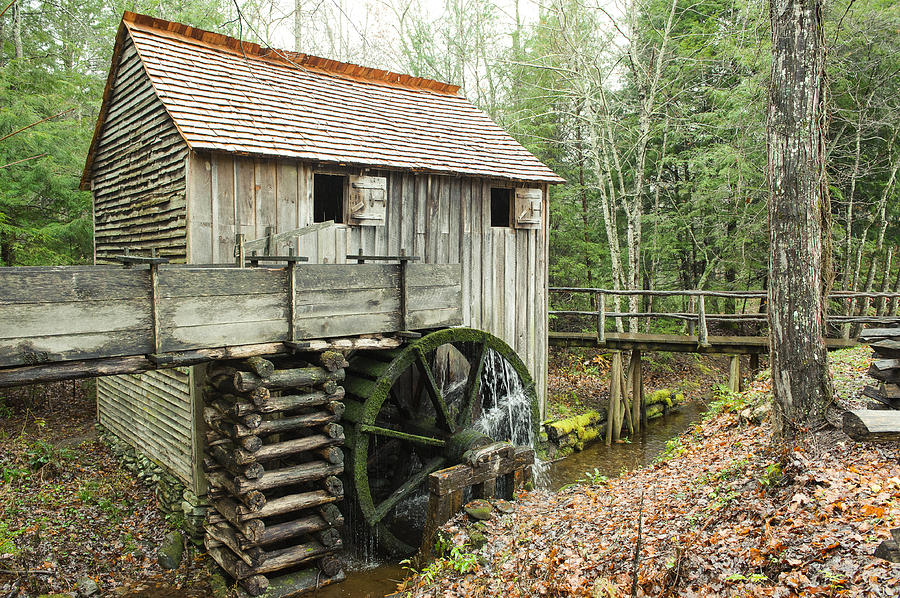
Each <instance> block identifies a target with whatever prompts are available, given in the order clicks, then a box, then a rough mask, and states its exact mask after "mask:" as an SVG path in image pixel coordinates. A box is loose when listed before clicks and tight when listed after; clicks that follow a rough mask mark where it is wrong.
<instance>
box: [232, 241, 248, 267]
mask: <svg viewBox="0 0 900 598" xmlns="http://www.w3.org/2000/svg"><path fill="white" fill-rule="evenodd" d="M234 257H235V264H236V265H237V267H238V268H243V267H244V265H245V261H246V260H245V258H246V256H245V255H244V234H243V233H237V234H235V235H234Z"/></svg>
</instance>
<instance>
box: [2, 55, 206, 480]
mask: <svg viewBox="0 0 900 598" xmlns="http://www.w3.org/2000/svg"><path fill="white" fill-rule="evenodd" d="M113 69H114V70H115V72H116V80H115V82H114V84H113V88H112V96H111V98H110V103H109V107H108V110H109V112H108V114H107V117H106V122H105V123H104V127H103V131H102V133H101V139H100V143H99V145H98V147H97V152H96V156H95V159H94V163H93V171H92V173H91V190H92V192H93V195H94V261H95V263H98V264H102V263H110V262H111V261H112V260H111V257H112V256H113V255H116V254H121V253H124V251H125V249H126V248H127V249H130V250H131V251H133V252H135V253H139V254H141V255H147V254H148V252H149V251H150V249H156V250H157V251H158V252H159V255H161V256H164V257H168V258H170V259H172V260H173V261H184V259H185V257H186V248H187V234H186V230H185V214H186V210H185V197H184V190H185V185H186V181H185V158H186V156H187V153H188V148H187V145H186V144H185V143H184V140H183V139H182V138H181V135H180V134H179V133H178V130H177V129H176V128H175V124H174V123H173V122H172V120H171V118H170V117H169V115H168V114H167V113H166V111H165V109H164V107H163V105H162V103H161V102H160V101H159V99H158V98H157V97H156V95H155V93H154V91H153V88H152V86H151V84H150V80H149V78H148V77H147V75H146V73H145V72H144V67H143V65H142V64H141V61H140V59H139V57H138V55H137V52H136V51H135V49H134V46H133V44H132V43H131V40H130V38H127V37H126V39H125V41H124V46H123V48H122V53H121V55H120V58H119V64H118V65H114V66H113ZM121 276H125V277H127V276H128V274H122V275H121ZM135 290H136V291H137V290H139V291H140V292H141V293H144V292H146V293H147V294H146V295H144V297H149V288H147V289H143V288H141V289H135ZM134 299H137V297H135V298H134ZM60 307H61V308H64V307H65V306H60ZM110 307H111V306H110ZM114 315H115V316H116V317H127V316H128V314H126V313H121V312H120V313H117V314H114ZM131 315H135V314H131ZM78 321H81V322H84V321H85V318H83V317H82V316H79V317H76V318H72V321H71V322H67V321H65V320H62V319H60V320H56V321H55V322H54V326H55V328H54V331H55V332H56V333H57V334H58V333H59V332H60V331H62V328H61V326H64V327H72V326H74V325H75V324H74V323H75V322H78ZM149 325H150V321H149V320H146V321H145V320H143V319H141V318H140V317H138V318H136V319H134V320H133V324H124V323H123V327H122V330H120V331H118V333H113V334H110V335H109V337H110V338H109V342H110V343H113V342H116V340H117V339H118V341H119V342H120V343H125V342H131V343H134V342H141V341H143V342H145V343H146V342H147V341H148V339H149V338H150V336H149V335H148V334H147V333H146V331H145V330H143V329H142V328H141V327H149ZM134 326H138V328H134ZM59 338H60V339H61V338H64V337H59ZM42 340H49V339H42ZM82 340H84V341H86V342H85V343H83V344H81V345H75V346H74V347H73V348H71V349H70V350H69V354H70V355H72V356H73V357H74V355H75V354H76V353H77V351H79V350H81V351H85V350H90V349H96V345H97V343H102V342H103V341H102V340H101V339H98V338H97V337H96V335H95V336H94V337H90V336H87V337H84V338H83V339H82ZM2 342H3V341H0V343H2ZM51 346H53V344H52V343H51ZM186 380H187V373H186V371H184V372H178V371H174V370H166V371H158V372H151V373H147V374H140V375H133V376H115V377H108V378H101V379H99V380H98V381H97V407H98V414H99V417H100V423H101V424H103V425H104V426H106V427H107V428H109V429H110V430H113V431H115V433H116V434H117V435H118V436H120V437H122V438H123V439H125V440H127V441H129V442H130V443H131V444H133V445H134V446H135V447H137V448H138V449H139V450H141V451H142V452H143V453H144V454H146V455H147V456H148V457H150V458H152V459H155V460H156V461H158V462H159V463H160V464H162V465H164V466H165V467H167V468H168V469H169V470H170V471H172V472H173V473H174V474H176V475H178V476H179V477H180V478H182V479H183V480H184V481H185V482H188V483H189V484H190V482H191V468H192V462H191V454H190V453H191V447H192V429H193V425H192V420H191V419H190V417H189V411H190V393H189V392H188V386H187V382H186Z"/></svg>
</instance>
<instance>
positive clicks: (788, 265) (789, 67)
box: [768, 0, 832, 437]
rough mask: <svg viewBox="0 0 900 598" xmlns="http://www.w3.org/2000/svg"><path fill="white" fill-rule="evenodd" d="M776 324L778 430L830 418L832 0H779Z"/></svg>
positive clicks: (772, 225)
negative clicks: (828, 40) (828, 69)
mask: <svg viewBox="0 0 900 598" xmlns="http://www.w3.org/2000/svg"><path fill="white" fill-rule="evenodd" d="M769 7H770V19H771V24H772V70H771V84H770V85H771V87H770V90H769V116H768V154H769V155H768V160H769V231H770V232H769V235H770V247H769V326H770V329H771V364H772V382H773V384H772V386H773V391H774V395H775V405H776V414H777V416H776V424H777V432H779V433H780V434H781V435H782V436H783V437H792V436H795V435H797V434H798V433H800V432H802V431H804V430H805V429H808V428H811V427H814V426H816V425H818V424H820V423H821V422H822V421H823V420H824V417H825V411H826V409H827V407H828V404H829V402H830V401H831V399H832V384H831V377H830V374H829V371H828V362H827V358H826V352H825V340H824V332H825V294H826V292H827V288H826V287H827V286H828V284H829V279H830V273H829V267H828V264H829V261H830V260H829V255H828V251H830V244H829V243H828V238H829V237H828V235H829V234H830V231H829V230H828V229H829V226H828V214H829V205H828V196H827V188H826V181H825V164H824V160H825V122H824V119H825V40H824V33H823V18H822V0H770V5H769Z"/></svg>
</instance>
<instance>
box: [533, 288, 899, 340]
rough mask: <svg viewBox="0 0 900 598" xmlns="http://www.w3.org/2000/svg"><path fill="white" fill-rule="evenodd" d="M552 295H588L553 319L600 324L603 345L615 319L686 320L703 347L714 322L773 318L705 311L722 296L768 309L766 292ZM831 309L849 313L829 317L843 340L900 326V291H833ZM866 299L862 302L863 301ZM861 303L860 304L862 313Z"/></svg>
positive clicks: (575, 291) (554, 312)
mask: <svg viewBox="0 0 900 598" xmlns="http://www.w3.org/2000/svg"><path fill="white" fill-rule="evenodd" d="M550 293H551V294H552V295H553V294H555V295H560V294H570V295H587V296H588V297H589V299H590V304H591V305H592V309H590V310H584V309H551V310H550V311H549V314H550V315H551V316H556V317H563V316H580V317H592V318H593V319H594V322H595V328H596V335H597V341H598V342H599V343H601V344H602V343H604V342H605V341H606V328H607V320H609V319H613V320H615V321H616V329H617V330H622V329H623V323H624V320H625V319H630V318H635V319H672V320H681V321H684V322H686V323H687V325H688V329H689V330H688V334H693V332H691V330H690V329H692V328H695V327H696V334H697V337H698V339H697V340H698V342H699V343H700V344H703V345H705V344H707V342H708V338H709V322H715V321H720V322H730V323H740V322H751V323H758V324H760V325H765V324H767V322H768V314H767V313H766V312H765V311H763V310H760V311H758V312H741V313H709V312H707V309H706V300H707V298H710V297H714V298H717V299H719V298H721V299H728V300H734V301H737V300H754V299H757V300H760V305H761V306H763V307H764V305H765V304H764V303H763V301H762V300H764V299H766V298H767V293H766V291H707V290H674V291H660V290H645V289H636V290H616V289H601V288H584V287H550ZM633 296H639V297H687V298H688V299H689V303H688V310H689V311H653V310H652V309H651V311H642V312H631V311H609V310H608V309H607V305H608V298H609V297H633ZM828 300H829V301H828V304H829V307H837V308H838V309H840V308H841V307H844V306H846V307H845V311H846V313H831V311H832V310H830V311H829V313H828V314H827V315H826V321H827V323H828V324H831V325H835V326H842V327H844V329H845V333H844V336H847V332H849V329H848V326H850V325H853V324H879V325H891V324H900V317H898V303H900V293H880V292H877V293H876V292H870V293H865V292H855V291H834V292H832V293H831V294H829V295H828ZM860 300H862V301H860ZM857 305H859V308H858V313H854V312H857ZM870 307H874V310H875V314H874V315H872V314H869V313H866V312H867V311H869V308H870Z"/></svg>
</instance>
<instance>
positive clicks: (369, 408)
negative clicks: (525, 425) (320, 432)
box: [349, 328, 540, 552]
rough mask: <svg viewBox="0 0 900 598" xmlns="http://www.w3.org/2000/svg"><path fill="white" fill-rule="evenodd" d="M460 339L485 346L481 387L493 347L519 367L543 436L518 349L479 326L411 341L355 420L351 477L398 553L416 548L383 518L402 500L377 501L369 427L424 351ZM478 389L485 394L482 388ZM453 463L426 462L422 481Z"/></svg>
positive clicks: (368, 513)
mask: <svg viewBox="0 0 900 598" xmlns="http://www.w3.org/2000/svg"><path fill="white" fill-rule="evenodd" d="M459 343H474V344H478V345H481V347H482V353H483V354H482V355H481V356H480V358H479V367H478V378H477V379H476V380H475V383H476V384H478V385H479V386H480V384H481V382H480V377H481V367H482V366H483V364H484V359H485V356H484V354H486V353H487V350H488V349H491V350H493V351H495V352H496V353H498V354H499V356H500V357H502V358H503V359H504V360H506V362H507V363H508V364H509V365H510V366H511V367H512V369H513V371H514V372H515V373H516V375H517V376H518V378H519V381H520V383H521V386H522V390H523V391H524V392H525V394H526V396H527V398H528V401H529V403H530V405H531V424H532V427H533V428H534V429H533V431H532V432H533V434H534V437H535V438H536V437H537V435H536V431H537V427H538V426H539V424H540V418H539V407H538V404H537V395H536V392H535V384H534V380H533V379H532V377H531V374H530V372H529V371H528V367H527V366H526V365H525V362H524V361H522V359H521V358H520V357H519V355H518V354H517V353H516V352H515V350H514V349H513V348H512V347H510V346H509V345H508V344H507V343H506V342H504V341H503V340H502V339H500V338H498V337H496V336H494V335H492V334H490V333H488V332H484V331H482V330H476V329H474V328H447V329H442V330H438V331H435V332H431V333H429V334H426V335H425V336H423V337H422V338H420V339H417V340H415V341H413V342H410V343H409V344H407V345H406V346H405V347H404V348H403V349H402V350H401V351H400V353H399V354H398V355H397V356H396V357H395V358H394V359H393V360H392V361H391V362H390V363H389V364H388V366H387V367H386V368H385V369H384V371H383V372H382V373H381V375H380V376H378V378H377V380H376V381H375V382H374V384H373V385H372V386H371V391H370V393H369V396H368V397H365V399H364V408H363V411H362V414H361V416H360V417H359V419H358V421H357V422H356V424H355V427H356V433H355V434H354V438H353V439H352V442H351V443H350V446H349V448H350V450H351V453H352V458H351V463H352V468H353V471H352V473H351V475H352V477H353V486H354V494H355V495H356V500H357V503H358V507H359V510H360V513H361V514H362V516H363V518H364V519H365V521H366V523H367V524H368V525H369V527H370V528H371V529H373V530H374V531H375V532H376V534H377V536H378V537H379V539H380V540H381V541H382V542H384V543H385V544H387V545H388V547H389V548H390V549H391V550H392V551H394V552H410V551H412V550H414V549H415V548H414V547H411V546H409V545H408V544H407V543H405V542H403V541H402V540H400V539H398V538H396V537H395V536H394V535H393V534H392V533H391V531H390V530H389V529H388V526H387V525H385V524H384V523H383V522H382V520H383V518H384V517H385V515H386V514H387V513H388V512H390V510H391V509H392V508H393V506H396V504H397V502H399V501H395V502H394V503H393V504H392V505H390V506H388V507H387V508H385V507H384V503H385V502H386V501H384V500H383V501H381V503H380V504H379V505H376V502H375V500H374V497H373V496H372V491H371V486H370V483H369V472H368V466H367V461H368V458H369V440H370V432H369V431H368V430H371V429H372V428H373V427H377V426H376V418H377V417H378V414H379V413H380V412H381V409H382V407H383V406H384V403H385V402H386V401H387V400H388V398H389V396H390V393H391V389H392V388H393V387H394V385H395V383H396V382H397V381H398V380H399V379H400V377H401V376H403V375H404V373H405V372H406V371H407V370H408V369H409V368H410V367H413V366H415V365H416V363H417V361H419V360H420V359H422V356H423V355H427V354H428V353H429V352H431V351H434V350H435V349H437V348H438V347H440V346H442V345H447V344H451V345H454V344H459ZM469 390H470V389H469V388H468V387H467V388H466V390H465V392H468V391H469ZM478 390H479V392H480V388H479V389H478ZM360 398H362V397H360ZM470 416H471V414H464V418H465V417H470ZM449 465H453V463H449V462H442V461H439V460H434V461H431V462H429V463H425V464H424V468H423V471H424V472H427V473H424V474H422V480H421V483H424V482H425V481H426V480H427V476H428V475H429V474H430V473H433V472H434V471H437V470H438V469H441V468H443V467H447V466H449ZM395 491H396V490H395ZM389 499H390V497H389ZM379 507H380V508H379Z"/></svg>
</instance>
